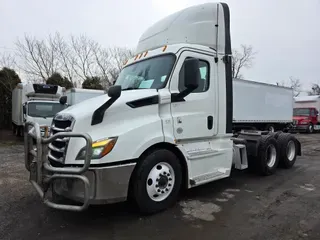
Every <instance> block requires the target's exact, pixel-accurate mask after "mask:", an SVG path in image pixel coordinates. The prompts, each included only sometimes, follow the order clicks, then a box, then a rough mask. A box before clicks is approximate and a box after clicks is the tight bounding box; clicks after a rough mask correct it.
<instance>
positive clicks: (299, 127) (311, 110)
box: [293, 95, 320, 133]
mask: <svg viewBox="0 0 320 240" xmlns="http://www.w3.org/2000/svg"><path fill="white" fill-rule="evenodd" d="M319 109H320V95H315V96H302V97H295V98H294V109H293V130H296V131H301V132H307V133H313V132H314V131H319V130H320V118H319Z"/></svg>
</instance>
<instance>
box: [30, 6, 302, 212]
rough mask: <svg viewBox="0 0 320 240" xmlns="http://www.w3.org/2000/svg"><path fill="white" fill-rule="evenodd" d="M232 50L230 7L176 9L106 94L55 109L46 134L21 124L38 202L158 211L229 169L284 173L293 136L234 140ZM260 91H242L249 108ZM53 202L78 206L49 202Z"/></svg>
mask: <svg viewBox="0 0 320 240" xmlns="http://www.w3.org/2000/svg"><path fill="white" fill-rule="evenodd" d="M231 49H232V48H231V38H230V13H229V7H228V5H227V4H225V3H207V4H202V5H198V6H193V7H190V8H187V9H184V10H181V11H179V12H177V13H174V14H173V15H170V16H168V17H166V18H164V19H163V20H161V21H160V22H158V23H155V24H154V25H153V26H151V27H150V28H149V29H148V30H146V32H145V33H144V34H143V35H142V36H141V38H140V40H139V43H138V47H137V49H136V54H135V56H134V57H133V58H131V59H129V60H128V61H127V63H126V65H125V66H124V68H123V69H122V71H121V72H120V74H119V77H118V79H117V81H116V83H115V85H114V86H112V87H110V89H109V90H108V95H101V96H97V97H94V98H91V99H88V100H86V101H83V102H80V103H78V104H75V105H73V106H71V107H68V108H67V109H65V110H63V111H62V112H60V113H58V114H57V115H56V116H55V117H54V119H53V121H52V125H51V135H50V137H49V138H41V135H40V128H39V125H38V124H37V123H33V122H30V123H28V124H27V125H30V126H32V129H33V131H31V130H30V131H28V128H25V132H26V134H25V136H26V137H25V152H26V155H25V157H26V158H25V163H26V168H27V169H28V170H29V171H30V181H31V183H32V184H33V186H34V187H35V189H36V190H37V191H38V193H39V195H40V196H41V198H42V199H43V201H44V203H45V204H47V205H48V206H50V207H53V208H56V209H63V210H74V211H81V210H84V209H86V208H87V207H88V205H89V204H104V203H114V202H120V201H126V200H127V199H130V200H131V201H132V202H133V203H134V204H135V206H136V207H137V209H139V210H140V211H141V212H143V213H155V212H159V211H161V210H164V209H166V208H168V207H170V206H172V205H173V204H174V203H175V202H176V200H177V198H178V196H179V193H180V192H181V190H183V189H186V188H193V187H197V186H200V185H202V184H205V183H208V182H212V181H216V180H219V179H222V178H227V177H229V176H230V173H231V170H232V169H233V167H234V168H236V169H239V170H243V169H246V168H251V169H252V170H254V171H256V172H257V173H259V174H262V175H271V174H273V173H275V171H276V170H277V167H278V166H282V167H285V168H291V167H292V166H293V165H294V163H295V161H296V159H297V156H298V155H300V154H301V147H300V143H299V141H298V140H297V139H296V138H295V137H294V135H292V134H290V133H284V132H277V133H270V132H267V131H264V132H261V131H252V130H248V131H241V132H240V133H239V134H237V135H235V134H233V129H232V128H233V113H234V111H233V107H235V108H242V107H244V106H241V105H238V104H237V105H235V106H233V92H234V88H233V80H232V54H231ZM235 87H237V85H235ZM240 90H244V88H243V89H240ZM240 92H241V91H240ZM259 92H260V90H259V88H258V86H257V87H256V88H255V89H253V88H251V90H248V91H243V94H245V96H246V97H250V96H251V100H250V101H252V102H254V101H257V100H256V97H257V94H259ZM237 96H239V94H238V95H236V97H237ZM265 96H266V97H267V99H269V102H270V101H271V99H272V97H273V95H272V93H271V92H270V94H267V95H265ZM291 99H292V98H291ZM259 100H260V99H259ZM261 103H262V104H264V102H263V101H262V102H261ZM259 107H260V108H263V109H264V110H265V111H268V108H267V107H265V106H264V105H261V106H259ZM291 111H292V108H291ZM291 118H292V116H291ZM291 118H290V119H291ZM34 139H35V140H36V143H37V146H36V147H35V146H33V145H32V143H33V141H34ZM51 193H52V196H53V198H51ZM60 196H62V197H63V198H68V199H71V200H74V201H75V202H73V205H66V204H63V202H60V201H55V200H56V197H58V198H59V197H60ZM69 203H70V202H69ZM76 203H82V205H78V204H76Z"/></svg>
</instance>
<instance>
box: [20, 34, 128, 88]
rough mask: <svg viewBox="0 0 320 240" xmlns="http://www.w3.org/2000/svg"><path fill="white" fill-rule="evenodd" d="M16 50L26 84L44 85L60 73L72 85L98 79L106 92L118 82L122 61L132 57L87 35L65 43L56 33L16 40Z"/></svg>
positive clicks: (120, 49)
mask: <svg viewBox="0 0 320 240" xmlns="http://www.w3.org/2000/svg"><path fill="white" fill-rule="evenodd" d="M16 47H17V52H18V57H19V60H20V63H21V64H20V65H19V67H20V69H22V70H23V71H24V72H25V73H26V74H27V76H28V78H29V80H30V79H31V80H32V81H35V80H36V79H41V81H43V82H44V81H46V80H47V79H48V78H49V77H50V76H52V75H53V74H54V73H55V72H59V73H61V75H62V77H63V78H65V77H67V78H68V79H69V80H70V81H71V82H72V83H73V85H77V84H81V83H82V82H83V81H84V80H86V79H87V78H92V77H99V79H101V80H102V84H103V86H104V87H106V88H107V87H109V86H110V85H111V84H112V83H113V82H114V81H115V80H116V79H117V78H118V75H119V73H120V71H121V69H122V66H123V63H124V61H125V60H127V59H128V58H131V57H132V56H133V51H132V50H130V49H128V48H123V47H114V48H103V47H102V46H101V45H99V44H98V43H97V42H96V41H94V40H92V39H90V38H88V37H87V36H86V35H80V36H70V38H68V39H65V38H63V37H62V36H61V35H60V34H59V33H58V32H57V33H55V34H53V35H49V36H48V38H46V39H45V40H42V39H40V40H39V39H36V38H34V37H30V36H25V37H24V38H23V39H18V41H17V42H16Z"/></svg>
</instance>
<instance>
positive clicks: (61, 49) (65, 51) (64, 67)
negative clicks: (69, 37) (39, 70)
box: [50, 32, 75, 83]
mask: <svg viewBox="0 0 320 240" xmlns="http://www.w3.org/2000/svg"><path fill="white" fill-rule="evenodd" d="M50 45H51V48H52V49H55V51H56V52H57V60H58V61H59V62H60V64H61V66H60V71H61V72H62V73H64V74H65V75H66V76H67V77H68V79H69V80H70V81H71V83H72V82H73V80H74V78H75V73H74V71H73V68H72V59H73V58H72V51H71V49H70V46H69V45H68V43H67V42H66V41H65V40H64V38H63V37H62V36H61V35H60V34H59V33H58V32H57V33H55V35H54V37H51V38H50Z"/></svg>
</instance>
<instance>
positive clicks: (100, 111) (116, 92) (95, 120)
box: [91, 85, 121, 125]
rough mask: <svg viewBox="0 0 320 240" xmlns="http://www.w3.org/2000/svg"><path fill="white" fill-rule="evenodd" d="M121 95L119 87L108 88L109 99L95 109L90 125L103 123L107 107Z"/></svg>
mask: <svg viewBox="0 0 320 240" xmlns="http://www.w3.org/2000/svg"><path fill="white" fill-rule="evenodd" d="M120 95H121V86H120V85H114V86H111V87H110V88H109V91H108V96H109V97H110V99H108V101H106V102H105V103H104V104H102V105H101V106H100V107H99V108H97V109H96V110H95V111H94V112H93V115H92V119H91V125H96V124H99V123H101V122H102V121H103V118H104V113H105V112H106V111H107V109H108V108H109V107H111V105H112V104H113V103H114V102H115V101H116V100H117V99H118V98H119V97H120Z"/></svg>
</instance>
